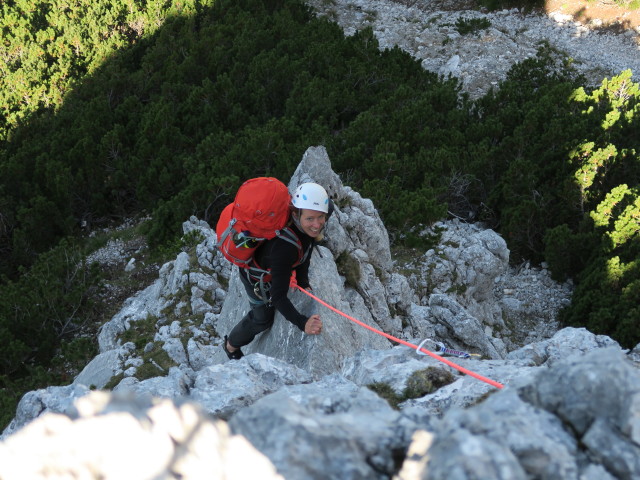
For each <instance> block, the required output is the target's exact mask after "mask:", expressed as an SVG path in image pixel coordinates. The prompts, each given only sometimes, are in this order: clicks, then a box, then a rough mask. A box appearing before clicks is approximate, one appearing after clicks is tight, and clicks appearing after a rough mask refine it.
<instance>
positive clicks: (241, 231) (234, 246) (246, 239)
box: [216, 177, 305, 281]
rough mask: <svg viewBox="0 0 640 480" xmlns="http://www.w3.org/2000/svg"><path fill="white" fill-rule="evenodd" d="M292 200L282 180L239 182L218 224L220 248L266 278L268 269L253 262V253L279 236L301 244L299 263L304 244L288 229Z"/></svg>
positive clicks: (228, 258) (265, 178)
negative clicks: (236, 190) (233, 198)
mask: <svg viewBox="0 0 640 480" xmlns="http://www.w3.org/2000/svg"><path fill="white" fill-rule="evenodd" d="M290 203H291V195H290V194H289V190H288V189H287V187H286V185H285V184H284V183H282V182H281V181H280V180H278V179H276V178H271V177H258V178H252V179H250V180H247V181H246V182H244V183H243V184H242V185H240V188H239V189H238V192H237V193H236V197H235V200H234V202H233V203H230V204H229V205H227V206H226V207H225V208H224V210H222V213H221V214H220V218H219V219H218V223H217V225H216V234H217V236H218V243H217V245H216V246H217V247H218V250H220V252H222V255H224V257H225V258H226V259H227V260H229V261H230V262H231V263H233V264H235V265H238V266H239V267H242V268H247V269H249V268H251V269H252V270H258V272H254V276H255V277H264V274H268V272H267V271H265V270H263V269H261V268H260V267H259V266H257V265H256V264H255V262H253V255H254V253H255V251H256V249H257V248H258V247H259V246H260V245H261V244H262V243H263V242H265V241H266V240H270V239H272V238H274V237H276V236H278V237H280V238H282V239H283V240H286V241H288V242H290V243H292V244H294V245H296V246H297V247H298V250H299V252H300V255H299V260H298V262H297V265H299V264H300V263H302V261H304V260H303V257H305V255H304V254H303V252H302V244H301V243H300V240H299V239H298V237H297V236H296V235H295V234H294V233H293V232H292V231H291V230H290V229H289V228H285V227H286V225H287V222H288V221H289V214H290V211H289V204H290ZM255 273H258V275H255ZM264 281H268V279H266V278H265V279H264Z"/></svg>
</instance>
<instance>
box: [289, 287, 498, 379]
mask: <svg viewBox="0 0 640 480" xmlns="http://www.w3.org/2000/svg"><path fill="white" fill-rule="evenodd" d="M291 286H292V287H295V288H297V289H298V290H300V291H301V292H303V293H305V294H306V295H308V296H309V297H311V298H313V299H314V300H315V301H316V302H318V303H319V304H321V305H323V306H325V307H327V308H328V309H329V310H332V311H334V312H336V313H337V314H338V315H342V316H343V317H345V318H347V319H349V320H351V321H352V322H354V323H357V324H358V325H360V326H361V327H364V328H366V329H367V330H371V331H372V332H374V333H377V334H378V335H382V336H383V337H386V338H388V339H389V340H391V341H394V342H396V343H399V344H402V345H406V346H407V347H410V348H413V349H415V350H416V351H417V352H418V353H420V354H422V355H429V356H430V357H432V358H435V359H436V360H439V361H440V362H442V363H445V364H447V365H449V366H450V367H452V368H455V369H456V370H458V371H460V372H462V373H464V374H466V375H469V376H471V377H473V378H476V379H478V380H480V381H482V382H485V383H488V384H489V385H491V386H493V387H496V388H503V387H504V385H502V384H501V383H498V382H496V381H494V380H491V379H490V378H486V377H483V376H482V375H480V374H478V373H475V372H472V371H471V370H468V369H466V368H464V367H461V366H460V365H457V364H455V363H453V362H452V361H450V360H447V359H446V358H443V357H441V356H440V355H438V354H436V353H433V352H431V351H429V350H427V349H426V348H423V347H422V344H423V343H424V342H422V343H421V344H420V345H419V346H416V345H414V344H413V343H409V342H405V341H404V340H401V339H399V338H396V337H394V336H393V335H389V334H388V333H384V332H382V331H380V330H378V329H376V328H373V327H371V326H370V325H367V324H366V323H364V322H361V321H360V320H357V319H355V318H353V317H351V316H349V315H347V314H346V313H344V312H341V311H340V310H338V309H337V308H335V307H332V306H331V305H329V304H328V303H326V302H324V301H323V300H320V299H319V298H318V297H316V296H315V295H314V294H312V293H310V292H307V291H306V290H305V289H304V288H302V287H300V286H299V285H298V283H297V282H296V281H295V279H292V282H291Z"/></svg>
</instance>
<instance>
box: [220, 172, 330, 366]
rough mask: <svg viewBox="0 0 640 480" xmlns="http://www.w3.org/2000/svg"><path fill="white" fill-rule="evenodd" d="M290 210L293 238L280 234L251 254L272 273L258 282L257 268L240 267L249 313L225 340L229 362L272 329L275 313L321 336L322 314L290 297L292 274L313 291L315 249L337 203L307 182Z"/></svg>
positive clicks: (317, 186) (262, 268) (241, 354)
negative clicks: (300, 306) (300, 308)
mask: <svg viewBox="0 0 640 480" xmlns="http://www.w3.org/2000/svg"><path fill="white" fill-rule="evenodd" d="M290 210H291V218H290V221H289V224H288V225H287V229H288V230H289V231H290V232H291V233H292V234H293V235H291V238H283V237H282V236H278V237H275V238H273V239H271V240H268V241H266V242H265V243H264V244H262V245H260V246H259V247H258V249H257V250H256V252H255V254H254V256H253V261H252V263H253V266H254V267H257V269H258V271H262V272H267V273H268V274H267V275H266V276H264V277H262V278H260V276H258V275H257V274H256V273H255V269H253V268H249V269H246V268H241V267H238V269H239V273H240V280H241V281H242V284H243V285H244V287H245V289H246V291H247V295H248V297H249V304H250V307H251V309H250V310H249V312H248V313H247V315H245V316H244V318H243V319H242V320H240V322H238V324H236V326H235V327H234V328H233V329H232V330H231V333H229V335H228V336H226V335H225V337H224V343H223V345H222V347H223V349H224V351H225V353H226V354H227V356H228V357H229V359H230V360H239V359H240V358H242V356H243V353H242V350H241V349H240V347H243V346H244V345H248V344H249V343H251V342H252V341H253V339H254V338H255V336H256V335H257V334H258V333H260V332H263V331H265V330H267V329H268V328H270V327H271V326H272V325H273V321H274V317H275V311H276V310H277V311H278V312H280V313H281V314H282V315H283V316H284V317H285V318H286V319H287V320H288V321H290V322H291V323H293V324H294V325H295V326H297V327H298V328H299V329H300V330H302V331H303V332H304V333H306V334H307V335H318V334H320V333H321V332H322V320H321V319H320V315H318V314H313V315H311V316H309V317H307V316H306V315H303V314H301V313H300V312H298V310H297V309H296V308H295V307H294V305H293V304H292V303H291V300H289V298H288V297H287V293H288V290H289V283H290V279H291V276H292V273H294V272H295V279H296V282H297V283H298V285H299V286H300V287H302V288H305V289H309V263H310V260H311V251H312V250H313V247H314V245H315V243H316V242H317V241H320V240H321V239H322V237H323V230H324V226H325V223H326V221H327V219H328V217H329V216H330V215H331V213H332V211H333V204H332V202H331V200H330V199H329V196H328V195H327V192H326V191H325V189H324V188H323V187H322V186H320V185H318V184H317V183H303V184H302V185H300V186H299V187H298V188H297V189H296V191H295V192H294V194H293V196H292V198H291V204H290ZM291 239H293V240H294V241H291Z"/></svg>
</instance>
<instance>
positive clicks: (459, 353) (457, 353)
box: [416, 338, 482, 358]
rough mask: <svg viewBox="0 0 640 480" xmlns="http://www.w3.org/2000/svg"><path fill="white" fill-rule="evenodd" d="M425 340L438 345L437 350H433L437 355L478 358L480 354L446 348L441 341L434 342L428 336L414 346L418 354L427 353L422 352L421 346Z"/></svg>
mask: <svg viewBox="0 0 640 480" xmlns="http://www.w3.org/2000/svg"><path fill="white" fill-rule="evenodd" d="M426 342H430V343H432V344H433V345H435V346H436V347H438V350H437V351H436V352H435V353H437V354H438V355H452V356H454V357H458V358H480V357H481V356H482V355H480V354H478V353H467V352H463V351H460V350H454V349H452V348H447V346H446V345H445V344H444V343H442V342H436V341H435V340H431V339H430V338H425V339H424V340H422V342H420V345H418V348H416V353H417V354H418V355H425V356H426V355H427V354H426V353H422V351H423V348H422V346H423V345H424V344H425V343H426Z"/></svg>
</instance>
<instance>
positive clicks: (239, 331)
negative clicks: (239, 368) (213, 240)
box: [229, 270, 275, 348]
mask: <svg viewBox="0 0 640 480" xmlns="http://www.w3.org/2000/svg"><path fill="white" fill-rule="evenodd" d="M240 280H241V281H242V284H243V285H244V288H245V290H246V291H247V295H248V296H249V304H250V305H251V310H249V313H247V314H246V315H245V316H244V318H243V319H242V320H240V321H239V322H238V324H237V325H236V326H235V327H233V330H231V333H230V334H229V343H230V344H231V346H232V347H236V348H239V347H244V346H245V345H248V344H250V343H251V342H252V341H253V339H254V338H255V337H256V335H257V334H259V333H260V332H264V331H265V330H267V329H269V328H271V326H272V325H273V319H274V317H275V308H274V307H273V306H271V304H270V303H269V302H268V299H267V301H264V300H263V299H261V298H260V297H258V296H257V295H256V294H255V292H254V290H253V287H254V286H253V285H252V284H251V282H250V281H249V279H248V278H247V277H246V275H245V272H243V271H242V270H240Z"/></svg>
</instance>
